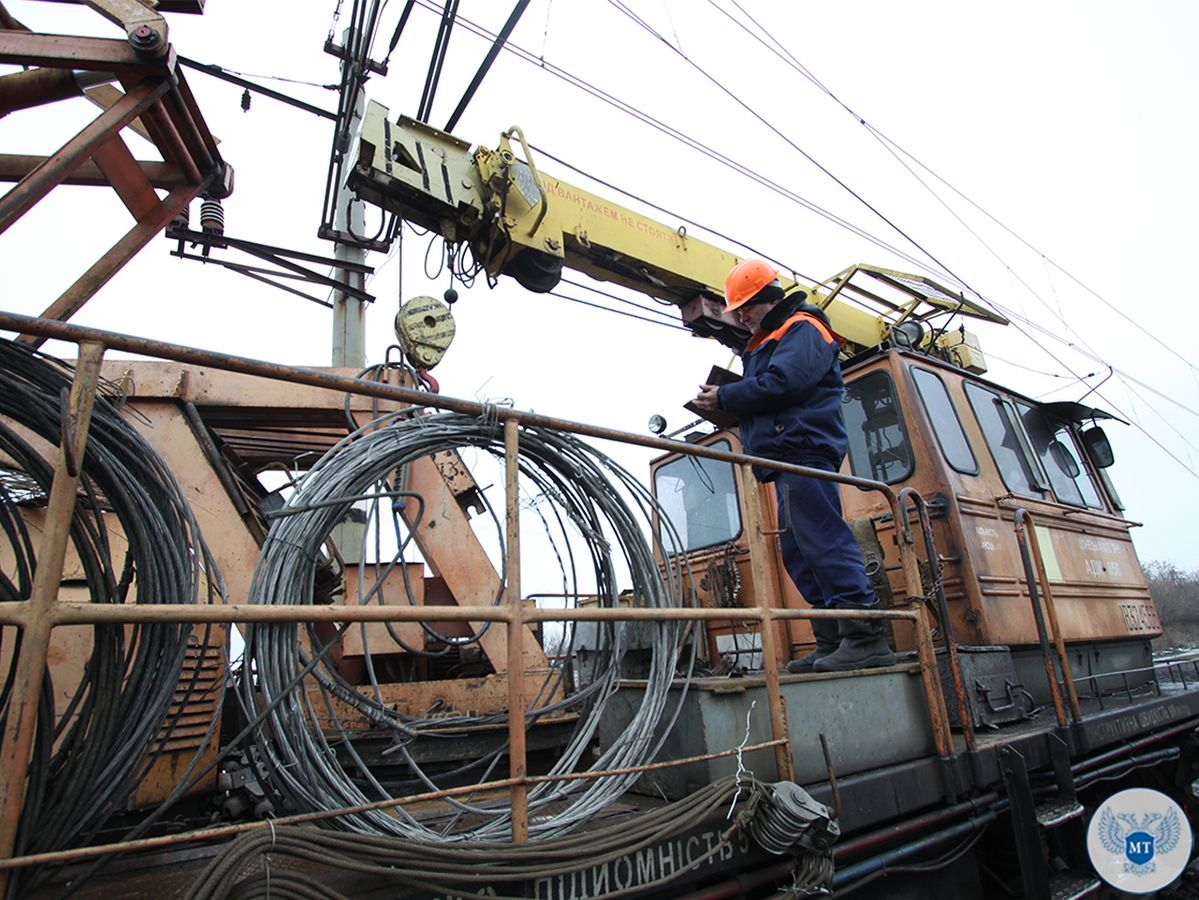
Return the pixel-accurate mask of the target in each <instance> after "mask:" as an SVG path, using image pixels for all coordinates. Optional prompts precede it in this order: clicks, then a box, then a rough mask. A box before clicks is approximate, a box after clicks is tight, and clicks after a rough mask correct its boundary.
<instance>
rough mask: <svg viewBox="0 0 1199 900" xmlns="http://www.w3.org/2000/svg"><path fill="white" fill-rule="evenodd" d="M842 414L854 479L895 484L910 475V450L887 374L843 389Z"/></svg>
mask: <svg viewBox="0 0 1199 900" xmlns="http://www.w3.org/2000/svg"><path fill="white" fill-rule="evenodd" d="M844 412H845V430H846V433H847V435H848V437H849V467H850V470H851V471H852V472H853V474H854V475H856V476H857V477H858V478H869V479H871V480H873V481H883V482H886V483H887V484H894V483H896V482H897V481H903V480H904V479H905V478H907V477H908V476H909V475H911V474H912V446H911V443H910V442H909V441H908V434H907V429H906V428H905V427H904V423H903V415H902V413H901V412H900V410H899V400H898V398H897V397H896V396H895V384H894V382H893V381H892V380H891V376H890V374H888V373H887V372H881V371H880V372H871V373H869V374H867V375H863V376H862V377H861V378H856V379H854V380H853V381H851V382H850V383H849V384H848V385H846V387H845V398H844Z"/></svg>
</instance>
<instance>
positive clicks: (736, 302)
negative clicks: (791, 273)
mask: <svg viewBox="0 0 1199 900" xmlns="http://www.w3.org/2000/svg"><path fill="white" fill-rule="evenodd" d="M778 278H779V273H778V272H777V271H776V270H775V269H774V268H773V267H772V266H771V265H770V263H768V262H765V261H764V260H760V259H743V260H741V262H739V263H737V265H735V266H733V268H732V271H730V272H729V274H728V277H727V278H726V279H725V280H724V308H725V309H726V310H727V311H728V312H732V311H733V310H735V309H737V308H739V307H742V306H744V305H745V304H747V303H749V302H750V301H751V300H753V299H754V298H755V297H756V296H758V294H760V293H761V292H762V289H763V288H766V287H769V286H770V285H772V284H778ZM779 296H782V292H781V290H780V292H779Z"/></svg>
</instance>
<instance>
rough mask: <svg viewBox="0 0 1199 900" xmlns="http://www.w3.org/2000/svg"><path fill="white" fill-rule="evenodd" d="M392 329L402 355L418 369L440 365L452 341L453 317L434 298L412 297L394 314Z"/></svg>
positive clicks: (447, 307)
mask: <svg viewBox="0 0 1199 900" xmlns="http://www.w3.org/2000/svg"><path fill="white" fill-rule="evenodd" d="M395 327H396V337H397V338H399V341H400V347H401V348H402V349H403V351H404V355H405V356H406V357H407V358H408V361H409V362H410V363H412V365H414V366H416V368H418V369H431V368H433V367H434V366H435V365H437V364H438V363H439V362H441V360H442V357H444V356H445V352H446V350H448V349H449V346H450V343H451V342H452V341H453V340H454V330H455V326H454V316H453V315H452V314H451V313H450V308H449V306H448V305H447V304H445V303H443V302H442V301H440V300H438V299H437V298H436V297H413V298H412V299H411V300H409V301H408V302H407V303H405V304H404V305H403V306H401V307H400V311H399V312H398V313H396V323H395Z"/></svg>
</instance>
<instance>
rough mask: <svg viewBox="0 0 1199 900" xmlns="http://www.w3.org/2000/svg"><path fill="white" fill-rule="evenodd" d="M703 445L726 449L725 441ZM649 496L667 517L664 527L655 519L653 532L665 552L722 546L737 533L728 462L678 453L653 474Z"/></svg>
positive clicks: (737, 509)
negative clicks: (656, 528) (655, 528)
mask: <svg viewBox="0 0 1199 900" xmlns="http://www.w3.org/2000/svg"><path fill="white" fill-rule="evenodd" d="M709 446H711V448H712V449H713V450H725V451H729V452H731V451H732V447H731V446H730V445H729V442H728V441H716V442H714V443H712V444H711V445H709ZM654 494H655V496H656V497H657V499H658V505H659V506H660V507H661V509H662V513H663V515H665V516H666V518H667V519H668V520H669V525H667V523H665V522H663V523H660V525H659V530H658V533H659V537H660V539H661V541H662V546H663V548H665V550H666V552H667V553H679V552H689V551H691V550H701V549H703V548H704V547H712V546H715V545H718V544H725V543H728V542H729V541H732V540H734V539H735V538H736V537H737V535H739V534H740V533H741V509H740V506H739V505H738V503H737V485H736V481H735V479H734V477H733V466H732V463H727V462H724V461H722V460H717V459H707V458H705V457H702V456H683V457H680V458H679V459H676V460H674V461H673V462H669V463H667V464H666V465H664V466H661V467H660V468H659V469H658V470H657V472H656V473H655V474H654ZM670 526H673V532H672V529H671V527H670ZM674 532H677V535H676V534H675V533H674Z"/></svg>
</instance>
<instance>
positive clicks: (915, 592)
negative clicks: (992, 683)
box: [886, 491, 953, 759]
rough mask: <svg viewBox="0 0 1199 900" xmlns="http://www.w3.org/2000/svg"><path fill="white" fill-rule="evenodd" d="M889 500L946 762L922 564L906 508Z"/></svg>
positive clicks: (949, 741) (945, 729) (948, 746)
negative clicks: (925, 604) (922, 579)
mask: <svg viewBox="0 0 1199 900" xmlns="http://www.w3.org/2000/svg"><path fill="white" fill-rule="evenodd" d="M886 497H887V499H888V501H889V502H890V503H891V511H892V515H893V517H894V520H895V538H896V542H897V544H898V546H899V562H900V566H901V567H902V569H903V580H904V590H905V592H906V594H907V605H908V608H909V610H911V611H912V612H914V613H915V614H916V655H917V658H918V659H919V660H920V678H921V681H923V683H924V696H925V699H926V700H927V701H928V719H929V725H930V726H931V727H932V732H933V743H934V744H935V745H936V748H937V753H938V755H939V756H940V757H941V758H942V759H947V758H948V757H950V756H952V755H953V732H952V731H951V730H950V727H949V710H948V709H947V708H946V706H945V693H944V692H943V691H942V690H941V674H940V671H939V670H938V668H937V651H936V648H935V647H934V646H933V636H932V628H931V626H930V625H929V623H928V610H927V609H925V608H924V604H923V602H921V601H922V598H923V596H924V590H923V585H922V584H921V580H920V561H919V559H918V558H917V556H916V545H915V541H914V540H913V538H912V528H911V525H910V523H909V522H908V517H907V514H906V511H905V509H904V504H903V503H902V502H901V501H900V498H899V497H898V496H896V495H895V493H894V492H890V491H888V492H887V494H886Z"/></svg>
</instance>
